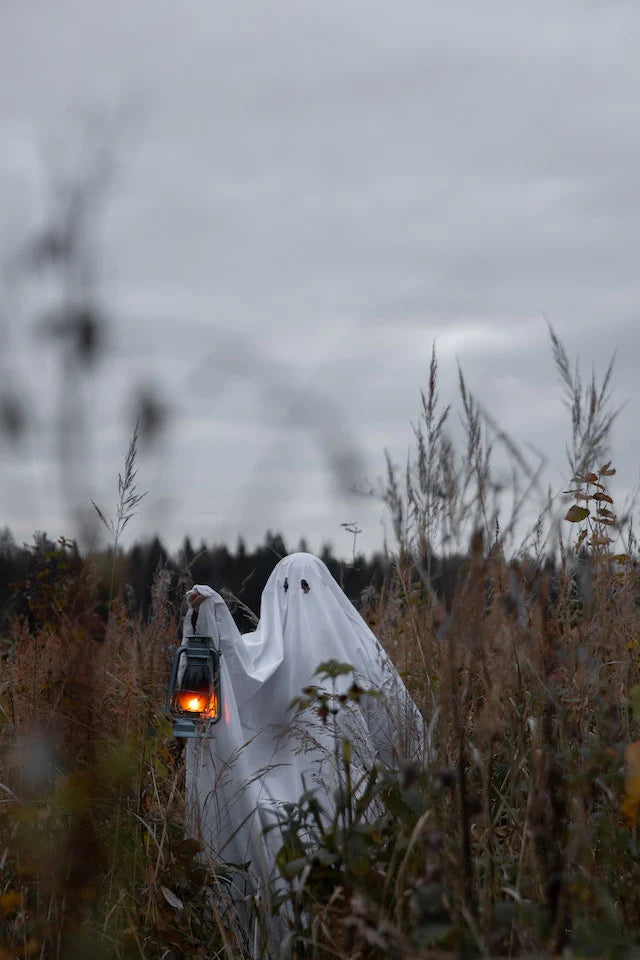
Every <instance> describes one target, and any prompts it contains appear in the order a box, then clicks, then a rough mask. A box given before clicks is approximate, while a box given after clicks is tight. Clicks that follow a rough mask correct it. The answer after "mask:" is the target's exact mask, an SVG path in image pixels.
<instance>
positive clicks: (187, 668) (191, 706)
mask: <svg viewBox="0 0 640 960" xmlns="http://www.w3.org/2000/svg"><path fill="white" fill-rule="evenodd" d="M166 709H167V713H168V715H169V717H170V718H171V720H172V721H173V735H174V737H210V736H212V734H213V726H214V724H216V723H217V722H218V720H219V719H220V716H221V710H222V701H221V690H220V648H219V647H217V646H216V643H215V641H214V639H213V637H188V638H187V640H186V642H185V643H184V644H183V645H182V646H181V647H179V648H178V650H176V652H175V655H174V657H173V665H172V667H171V677H170V679H169V690H168V692H167V704H166Z"/></svg>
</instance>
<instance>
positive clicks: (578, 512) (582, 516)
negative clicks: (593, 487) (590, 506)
mask: <svg viewBox="0 0 640 960" xmlns="http://www.w3.org/2000/svg"><path fill="white" fill-rule="evenodd" d="M590 513H591V511H590V510H587V508H586V507H579V506H578V504H577V503H574V505H573V506H572V507H569V510H568V512H567V514H566V516H565V520H568V521H569V523H580V522H581V521H582V520H586V519H587V517H588V516H589V515H590Z"/></svg>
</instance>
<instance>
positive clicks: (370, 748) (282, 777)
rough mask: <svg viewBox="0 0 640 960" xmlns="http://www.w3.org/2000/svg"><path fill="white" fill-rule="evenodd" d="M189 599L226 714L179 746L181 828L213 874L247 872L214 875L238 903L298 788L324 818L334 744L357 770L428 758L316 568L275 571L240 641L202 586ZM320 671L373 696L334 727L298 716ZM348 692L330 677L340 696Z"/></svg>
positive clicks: (286, 566)
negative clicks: (210, 643)
mask: <svg viewBox="0 0 640 960" xmlns="http://www.w3.org/2000/svg"><path fill="white" fill-rule="evenodd" d="M193 590H194V591H195V592H196V593H199V594H200V595H202V596H204V597H205V598H206V599H205V600H204V602H202V603H201V604H200V607H199V610H198V619H197V625H196V626H197V629H196V631H195V632H196V633H197V634H199V635H201V636H213V637H214V638H217V639H219V643H220V648H221V651H222V658H221V682H222V703H223V707H222V718H221V720H220V721H219V722H218V724H217V725H216V726H215V727H214V728H213V737H211V738H208V739H200V740H189V741H188V743H187V801H188V807H189V811H190V829H191V830H192V831H193V832H194V834H195V835H196V836H198V837H199V838H200V840H201V842H202V843H203V845H204V849H205V854H207V855H209V856H210V857H211V859H212V862H213V863H214V864H218V865H220V861H224V862H225V863H227V864H229V863H232V864H236V865H243V864H244V865H246V864H249V867H248V871H242V870H240V871H238V872H236V873H235V874H234V871H229V870H228V868H226V867H221V872H222V873H223V874H226V875H228V876H232V875H233V877H234V879H233V882H234V884H235V885H236V886H237V888H238V892H239V893H240V892H246V891H247V889H249V890H250V889H252V888H253V890H258V889H260V888H261V887H262V888H263V889H265V887H264V884H265V883H267V882H268V879H269V877H270V876H271V875H272V874H273V872H274V871H275V867H274V857H275V853H276V851H277V850H278V848H279V846H280V845H281V842H282V841H281V837H280V831H279V830H277V829H276V830H272V831H270V832H268V833H267V834H266V836H265V835H264V833H263V830H264V828H265V827H266V826H267V825H268V824H270V823H273V822H274V816H273V814H274V810H275V809H277V807H278V806H279V805H280V804H282V803H283V802H287V801H289V802H295V801H297V800H298V799H299V798H300V796H301V794H302V793H303V791H304V789H305V786H304V784H303V777H304V780H305V782H306V786H307V788H309V787H312V788H314V789H316V790H317V791H318V798H319V799H320V801H321V803H323V804H324V805H325V807H326V808H327V809H328V810H329V811H330V810H331V803H332V798H333V791H334V790H335V787H336V786H337V779H336V777H337V776H338V771H337V770H336V762H335V750H334V747H335V744H336V737H337V738H339V740H340V741H342V738H343V737H348V738H349V740H350V741H351V743H352V746H353V763H354V764H356V765H359V766H360V767H361V768H364V767H365V766H367V765H370V764H372V763H374V762H379V763H381V764H383V765H391V764H394V763H397V760H398V759H401V758H413V759H415V760H418V761H422V760H424V759H425V757H426V752H425V750H426V743H425V737H426V732H425V726H424V722H423V720H422V716H421V715H420V713H419V711H418V710H417V708H416V707H415V705H414V703H413V701H412V700H411V698H410V697H409V695H408V693H407V691H406V689H405V686H404V684H403V683H402V680H401V679H400V677H399V675H398V673H397V671H396V670H395V668H394V666H393V664H392V663H391V661H390V659H389V657H388V656H387V654H386V653H385V652H384V650H383V649H382V647H381V646H380V644H379V643H378V641H377V640H376V638H375V637H374V635H373V633H372V632H371V630H370V629H369V628H368V627H367V625H366V623H365V622H364V620H363V619H362V617H361V616H360V615H359V614H358V612H357V611H356V609H355V608H354V607H353V605H352V604H351V603H350V602H349V600H348V599H347V597H346V596H345V595H344V593H343V592H342V590H341V589H340V587H339V586H338V584H337V583H336V582H335V580H334V579H333V577H332V576H331V574H330V573H329V571H328V569H327V567H326V566H325V564H324V563H322V561H321V560H319V559H318V558H317V557H314V556H312V555H310V554H307V553H295V554H292V555H291V556H288V557H285V559H284V560H282V561H281V562H280V563H278V565H277V566H276V568H275V569H274V571H273V573H272V574H271V576H270V577H269V580H268V582H267V585H266V587H265V589H264V591H263V594H262V601H261V609H260V614H261V616H260V622H259V625H258V627H257V629H256V630H255V631H254V632H253V633H248V634H244V635H241V634H240V632H239V631H238V629H237V627H236V625H235V623H234V620H233V618H232V616H231V613H230V611H229V609H228V607H227V606H226V604H225V602H224V600H223V599H222V598H221V597H220V596H219V595H218V594H217V593H215V591H213V590H212V589H211V587H208V586H200V585H197V586H195V587H194V588H193ZM192 596H193V594H192V593H191V591H190V592H189V593H188V594H187V600H188V601H189V599H190V598H192ZM192 612H193V608H192V607H191V605H189V609H188V612H187V615H186V617H185V620H184V637H185V638H186V637H188V636H192V635H193V633H194V629H193V626H192ZM328 660H336V661H339V662H341V663H348V664H351V665H352V666H353V667H354V668H355V676H356V678H357V680H358V682H359V684H360V686H362V687H365V688H367V689H368V688H375V689H376V690H379V691H380V694H381V696H380V697H375V698H374V697H364V698H363V699H362V700H361V702H360V704H359V705H350V706H349V705H348V706H346V707H345V708H344V709H341V710H340V711H339V713H338V715H337V716H336V718H335V722H334V720H333V718H332V719H331V720H330V721H329V722H327V723H324V722H322V720H321V719H320V718H319V717H318V716H317V714H316V713H314V712H313V711H312V710H310V709H309V710H307V711H305V712H304V713H302V714H298V716H297V717H296V715H295V711H289V710H288V708H289V705H290V704H291V701H292V700H293V699H294V698H295V697H298V696H300V695H301V692H302V690H303V688H305V687H307V686H309V685H310V684H314V683H317V682H318V678H317V677H315V678H314V672H315V670H316V668H317V667H318V665H319V664H320V663H321V662H325V661H328ZM352 681H353V677H352V676H351V675H348V676H341V677H339V678H338V679H337V681H336V688H337V691H338V693H341V692H344V691H345V690H346V689H347V688H348V687H349V686H350V685H351V683H352ZM329 689H330V685H329Z"/></svg>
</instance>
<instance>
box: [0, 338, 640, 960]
mask: <svg viewBox="0 0 640 960" xmlns="http://www.w3.org/2000/svg"><path fill="white" fill-rule="evenodd" d="M552 347H553V351H554V357H555V360H556V364H557V366H558V370H559V373H560V376H561V379H562V382H563V383H564V385H565V389H566V391H567V403H568V406H569V409H570V411H571V439H570V443H569V444H568V453H569V459H570V463H571V469H570V470H569V472H568V473H569V476H576V477H577V478H578V479H577V480H575V481H574V486H573V493H572V499H573V500H575V501H576V504H575V505H578V506H582V507H583V509H588V510H589V514H588V515H583V513H582V512H581V513H580V519H579V520H576V522H575V523H571V522H570V521H564V520H563V521H562V524H561V526H560V528H558V527H557V526H554V524H553V522H552V518H553V511H554V510H557V506H556V504H555V503H554V502H549V501H548V500H546V501H544V502H542V503H541V508H540V510H541V519H540V520H539V521H538V522H537V523H534V524H533V526H532V527H531V530H530V531H529V532H527V531H525V534H524V543H523V545H521V546H518V545H516V544H515V537H516V535H517V534H518V532H519V531H521V529H522V510H523V505H525V504H528V503H529V502H530V501H531V498H532V497H533V494H534V491H535V490H536V489H537V484H538V475H537V472H536V470H530V469H529V467H528V465H527V463H526V460H525V458H524V457H523V456H522V455H521V454H520V452H519V451H518V450H517V448H516V447H515V445H513V444H512V443H511V441H509V440H508V438H505V437H504V436H502V435H501V434H500V432H499V431H496V430H494V429H492V427H491V424H490V422H489V421H488V420H487V418H486V417H485V416H484V415H483V413H482V411H481V408H480V406H479V405H478V403H477V402H476V400H475V398H474V397H472V395H471V394H470V393H469V390H468V388H467V384H466V382H465V380H464V377H463V376H462V374H460V381H459V388H460V401H461V409H462V416H463V422H464V424H465V435H466V440H465V444H466V446H465V449H464V451H463V452H462V453H461V454H460V453H458V452H457V451H456V449H455V447H454V444H453V443H452V441H451V439H450V437H449V435H448V432H447V423H448V420H447V418H448V416H449V412H448V408H442V407H441V406H440V403H439V400H438V388H437V361H436V356H435V353H434V355H433V357H432V362H431V367H430V376H429V383H428V387H427V390H426V392H425V394H424V396H423V397H422V408H421V414H420V419H419V421H418V422H417V424H416V425H415V428H414V432H415V439H416V443H415V450H414V453H413V455H412V458H411V459H410V461H409V463H408V464H407V465H406V468H405V469H403V470H402V471H401V472H400V471H398V470H396V469H395V468H394V466H393V465H392V464H391V463H390V462H389V463H388V477H387V484H386V488H385V491H384V496H385V499H386V501H387V503H388V506H389V508H390V510H391V514H392V516H393V519H394V526H395V532H396V537H397V544H396V547H395V553H394V561H395V562H394V566H393V573H392V575H391V576H390V577H389V579H388V581H387V583H386V584H385V586H384V588H383V590H382V591H381V592H380V594H379V595H377V596H375V597H373V598H370V599H369V604H368V606H367V608H366V609H365V610H364V611H363V613H364V615H365V616H366V618H367V619H368V621H369V623H370V624H371V626H372V628H373V629H374V631H375V632H376V634H377V635H378V637H379V638H380V639H381V641H382V642H383V644H384V645H385V647H386V648H387V649H388V650H389V652H390V654H391V656H392V657H393V659H394V661H395V663H396V665H397V666H398V668H399V669H400V670H401V672H402V673H403V675H404V677H405V680H406V683H407V685H408V686H409V688H410V691H411V693H412V695H413V697H414V698H415V700H416V703H417V704H418V705H419V707H420V708H421V710H422V711H423V714H424V716H425V718H426V720H427V722H428V723H429V724H430V727H431V730H432V752H433V756H432V758H431V761H430V763H429V765H428V767H427V768H426V769H425V770H417V769H410V768H403V769H401V770H399V771H396V772H384V771H371V783H370V785H369V786H367V790H370V795H371V796H372V797H373V796H374V795H375V796H376V797H377V800H378V803H377V804H375V805H374V807H375V809H374V807H372V808H370V809H369V808H367V806H366V804H363V803H362V802H361V794H358V793H357V792H356V791H352V792H351V793H349V791H347V793H346V794H343V795H341V797H340V798H339V799H338V802H337V808H338V810H337V814H336V817H335V819H334V822H333V823H332V825H331V826H330V827H326V826H323V825H322V823H320V824H317V823H316V825H315V826H314V820H313V797H309V796H308V797H306V798H302V800H301V801H300V803H296V801H297V800H298V798H291V799H292V806H291V809H290V810H288V811H287V812H286V815H285V816H284V817H283V823H282V837H283V846H282V851H281V855H280V856H279V858H278V866H279V869H280V871H281V874H282V877H283V880H284V884H285V899H287V898H288V900H289V905H290V909H289V911H288V913H287V917H288V924H287V926H288V932H287V947H286V949H287V951H288V952H289V953H290V954H292V955H293V956H298V957H315V958H323V960H324V958H330V957H333V958H335V957H338V958H346V957H351V958H356V957H357V958H363V960H364V958H377V957H380V958H382V957H388V956H392V957H397V958H407V960H408V958H417V957H423V958H427V957H432V958H436V957H439V958H445V957H446V958H451V960H453V958H454V957H460V956H464V957H472V956H483V957H508V956H509V957H525V956H526V957H548V956H564V957H576V958H577V957H587V956H589V957H610V958H625V957H626V958H632V957H638V956H640V947H639V934H640V847H639V845H638V819H639V815H640V756H639V754H640V675H639V674H640V649H639V645H640V639H639V638H640V605H639V598H640V594H639V586H640V585H639V583H638V581H639V574H638V569H637V565H636V560H635V542H634V538H633V534H632V531H631V529H630V528H629V526H628V518H627V520H625V519H623V518H620V519H618V517H617V516H616V513H615V504H614V503H613V502H610V501H613V500H615V497H614V496H613V493H612V490H613V488H612V486H611V484H613V483H614V482H615V481H613V479H612V474H611V467H610V465H607V464H605V463H604V462H603V460H604V459H605V455H606V445H607V436H608V430H609V427H610V426H611V422H612V416H613V415H612V414H610V413H609V412H608V407H607V404H608V384H609V379H610V371H608V372H607V374H606V376H605V379H604V381H603V383H602V384H600V385H598V384H596V383H595V381H591V382H590V384H589V385H588V386H587V387H586V388H585V387H583V385H582V382H581V380H580V377H579V375H578V374H577V373H572V372H570V367H569V364H568V361H567V358H566V354H565V353H564V348H563V347H562V345H561V344H560V343H559V341H558V340H557V338H556V337H555V334H552ZM499 449H501V450H502V451H506V453H507V454H508V458H510V460H509V463H510V469H511V478H512V483H511V484H510V485H509V486H508V488H505V484H504V480H503V477H502V474H503V473H504V456H503V464H502V466H501V467H500V470H499V471H496V468H495V467H494V465H493V464H494V458H495V455H496V451H497V450H499ZM601 467H603V468H605V469H600V468H601ZM591 471H593V477H595V479H591ZM599 493H604V494H605V497H606V498H608V499H603V498H598V499H596V494H599ZM505 497H506V500H505ZM585 497H586V498H589V499H584V498H585ZM505 504H506V505H505ZM585 505H586V506H585ZM566 508H567V504H565V505H564V507H563V508H562V510H561V511H560V514H559V516H560V517H563V516H565V511H566ZM601 510H604V511H605V513H601V512H600V511H601ZM607 511H608V513H607ZM609 514H610V515H609ZM609 521H610V522H609ZM625 524H626V525H625ZM583 529H584V530H585V531H586V533H585V535H584V536H582V535H581V531H582V530H583ZM558 530H560V533H561V535H560V534H559V533H558ZM603 530H605V531H607V532H608V534H610V536H611V540H612V542H611V543H608V542H601V541H604V540H606V539H607V538H606V537H604V536H603V535H602V534H603ZM545 531H546V539H545ZM618 538H622V540H623V542H622V543H619V542H618ZM578 541H580V542H579V544H578ZM59 549H60V550H64V545H61V547H60V548H59ZM458 556H462V557H463V558H464V559H463V561H462V565H461V567H460V569H459V572H458V575H457V577H456V579H455V580H454V581H451V582H450V583H449V585H447V583H448V581H447V578H448V577H449V575H450V573H451V569H452V568H453V564H454V560H455V558H456V557H458ZM96 580H97V577H96V576H95V575H94V571H92V566H91V561H90V560H88V561H87V562H86V564H85V568H84V569H83V571H82V573H81V574H80V575H77V574H74V575H73V582H71V583H69V582H67V583H66V584H65V585H64V589H63V588H62V587H61V586H60V585H57V586H56V588H55V589H54V590H52V591H47V590H46V577H45V578H43V581H44V582H43V584H42V591H41V597H42V603H41V604H40V607H38V617H37V618H36V622H35V625H34V628H33V629H32V630H30V631H29V630H27V628H26V626H25V624H24V623H20V622H16V623H15V624H14V626H13V634H12V638H11V639H12V645H11V653H10V655H9V657H8V659H7V660H6V661H5V663H4V664H3V672H2V679H1V681H0V750H1V758H2V760H1V762H2V766H1V768H0V769H1V770H2V776H0V783H1V786H0V794H1V797H0V930H1V931H2V932H1V938H2V939H0V944H1V945H2V946H1V947H0V958H2V960H8V958H12V960H13V958H16V957H19V958H32V957H40V958H43V960H44V958H50V957H51V958H54V957H55V958H65V960H66V958H76V957H77V958H84V957H87V958H88V957H105V958H107V957H108V958H111V957H113V958H129V957H132V958H133V957H138V958H149V960H160V958H162V960H179V958H185V960H186V958H196V957H207V958H213V957H228V958H231V957H243V956H246V957H248V956H250V954H251V948H252V945H251V944H250V943H249V941H248V938H247V937H246V936H245V933H244V932H243V931H246V919H245V918H243V917H234V915H233V904H232V903H229V902H227V904H226V907H227V909H226V911H225V912H224V914H223V913H222V912H221V909H220V898H219V897H215V896H214V897H212V896H211V891H212V889H213V888H214V886H215V879H214V878H213V877H212V875H211V873H210V872H209V870H208V867H207V865H206V864H203V863H202V862H201V861H200V859H199V858H198V856H197V843H195V842H193V841H190V840H187V839H185V837H184V828H183V824H184V779H183V762H182V748H181V745H180V744H178V743H177V742H175V741H172V740H171V739H170V738H169V736H168V733H169V731H168V727H167V724H166V721H165V720H164V719H163V717H162V715H161V705H162V702H163V697H164V690H165V683H166V678H167V673H168V654H169V648H170V646H171V645H172V643H174V642H175V636H176V628H177V613H178V612H177V611H175V610H172V609H170V608H169V606H168V604H167V601H166V589H165V588H166V580H165V579H163V576H162V572H161V571H160V572H159V575H158V578H157V581H156V594H155V598H154V606H153V615H152V618H151V620H150V622H149V623H148V624H146V625H143V624H141V623H139V622H132V621H131V620H129V619H128V618H127V616H126V614H125V612H124V608H123V606H122V605H121V604H120V602H119V601H118V599H117V597H116V596H115V594H114V600H113V603H112V605H111V613H110V625H109V630H108V635H107V636H106V638H105V636H104V632H105V631H104V625H100V624H99V623H98V622H96V618H95V616H94V613H93V604H94V600H95V588H96ZM116 580H117V578H116ZM343 762H344V763H345V765H346V766H348V764H349V751H348V750H347V749H346V748H345V750H344V751H343ZM346 782H348V778H347V781H346ZM380 801H382V806H381V805H380ZM260 909H263V910H264V909H266V907H265V906H264V905H263V907H262V908H260V907H258V912H259V910H260ZM257 919H258V920H260V918H259V917H258V918H257ZM262 919H264V918H262ZM269 950H270V953H269V955H270V956H273V955H275V954H274V950H273V947H270V948H269ZM254 952H255V945H254Z"/></svg>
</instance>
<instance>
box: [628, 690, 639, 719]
mask: <svg viewBox="0 0 640 960" xmlns="http://www.w3.org/2000/svg"><path fill="white" fill-rule="evenodd" d="M629 703H630V704H631V709H632V710H633V715H634V717H635V718H636V720H640V683H636V685H635V687H631V690H630V691H629Z"/></svg>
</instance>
